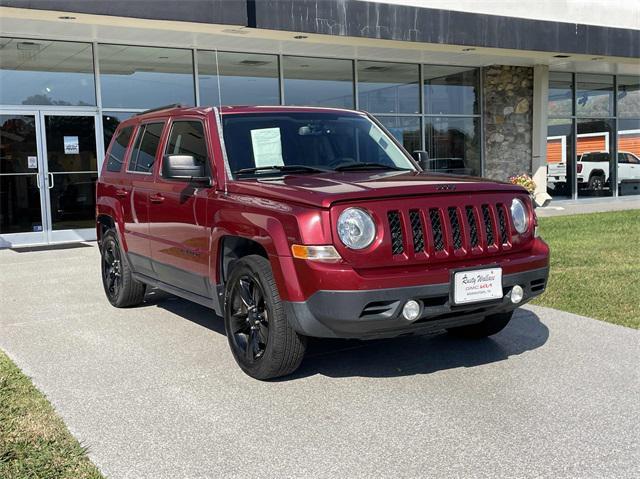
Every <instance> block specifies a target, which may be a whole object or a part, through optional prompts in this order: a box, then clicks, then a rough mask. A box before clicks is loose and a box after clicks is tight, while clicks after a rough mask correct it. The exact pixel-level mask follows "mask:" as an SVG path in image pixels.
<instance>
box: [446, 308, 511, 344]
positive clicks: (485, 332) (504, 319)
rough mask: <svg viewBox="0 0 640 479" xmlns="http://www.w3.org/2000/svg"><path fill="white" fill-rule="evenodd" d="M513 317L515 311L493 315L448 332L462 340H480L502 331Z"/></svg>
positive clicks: (450, 329)
mask: <svg viewBox="0 0 640 479" xmlns="http://www.w3.org/2000/svg"><path fill="white" fill-rule="evenodd" d="M512 316H513V311H509V312H508V313H499V314H493V315H491V316H487V317H485V318H484V319H483V320H482V321H480V322H479V323H475V324H469V325H467V326H459V327H457V328H449V329H447V332H448V333H449V334H452V335H453V336H458V337H461V338H470V339H479V338H486V337H487V336H492V335H494V334H497V333H499V332H500V331H502V330H503V329H504V328H505V327H506V326H507V324H509V321H511V317H512Z"/></svg>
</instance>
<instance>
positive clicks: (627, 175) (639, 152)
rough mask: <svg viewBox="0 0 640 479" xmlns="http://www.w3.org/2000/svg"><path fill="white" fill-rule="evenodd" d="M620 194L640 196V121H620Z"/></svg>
mask: <svg viewBox="0 0 640 479" xmlns="http://www.w3.org/2000/svg"><path fill="white" fill-rule="evenodd" d="M618 194H619V195H620V196H628V195H640V119H633V120H627V119H625V120H618Z"/></svg>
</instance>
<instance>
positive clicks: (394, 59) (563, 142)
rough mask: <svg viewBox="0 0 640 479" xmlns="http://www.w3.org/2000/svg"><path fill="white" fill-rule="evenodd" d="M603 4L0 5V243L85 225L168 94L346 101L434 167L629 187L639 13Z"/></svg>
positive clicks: (237, 100)
mask: <svg viewBox="0 0 640 479" xmlns="http://www.w3.org/2000/svg"><path fill="white" fill-rule="evenodd" d="M478 3H481V4H483V5H480V6H478V5H477V4H478ZM606 3H607V2H606V1H601V2H597V3H596V2H590V1H587V0H584V1H578V0H574V1H569V2H563V4H562V7H558V5H556V2H552V1H550V0H549V1H546V0H545V1H541V2H538V5H537V6H536V7H535V8H533V7H530V8H527V9H523V8H521V7H519V4H518V2H510V1H503V2H469V1H462V2H457V6H456V8H457V11H453V10H447V9H444V8H443V7H446V4H444V2H439V1H437V0H433V1H429V0H424V1H411V0H404V1H389V2H387V3H382V2H377V1H369V2H367V1H359V0H315V1H312V0H263V1H261V0H187V1H182V2H176V1H167V0H154V1H143V0H137V1H136V0H130V1H126V2H125V1H122V0H111V1H107V0H105V1H95V2H77V1H72V0H48V1H44V0H0V247H8V246H9V247H10V246H19V245H26V244H46V243H55V242H65V241H78V240H87V239H92V238H94V237H95V232H94V229H93V226H94V220H93V215H94V196H95V187H94V185H95V181H96V179H97V177H98V172H99V171H100V168H101V164H102V159H103V157H104V152H105V149H106V147H107V145H108V142H109V140H110V138H111V135H112V134H113V132H114V130H115V128H116V127H117V125H118V123H119V122H120V121H122V120H123V119H125V118H128V117H130V116H131V115H134V114H136V113H138V112H141V111H144V110H146V109H149V108H154V107H158V106H160V105H166V104H172V103H180V104H183V105H219V104H222V105H234V104H238V105H256V104H262V105H273V104H285V105H312V106H337V107H344V108H357V109H361V110H366V111H368V112H370V113H372V114H374V115H375V116H376V117H377V118H378V119H379V120H380V121H381V122H382V123H383V124H384V125H385V126H386V127H387V129H388V130H389V131H390V132H391V133H392V134H393V135H395V136H396V137H397V138H398V139H399V140H400V141H401V142H402V143H403V144H404V146H405V147H406V149H407V150H408V151H410V152H413V151H416V150H426V151H427V152H428V153H429V155H430V158H432V159H433V160H434V161H432V162H431V163H432V164H433V168H434V170H436V171H437V170H438V169H455V171H458V172H460V173H464V174H471V175H483V176H487V177H489V178H494V179H500V180H506V179H507V178H508V177H509V176H511V175H515V174H520V173H529V174H532V175H533V176H534V178H535V180H536V183H537V185H538V190H537V192H538V193H539V196H540V197H542V196H544V193H547V194H549V195H551V197H553V198H582V197H593V196H622V195H628V194H640V30H638V25H640V8H639V7H638V2H635V1H634V2H629V3H628V4H627V5H626V6H620V5H618V7H617V9H615V12H612V13H610V14H609V13H608V10H611V9H608V8H607V6H606ZM491 4H492V5H493V6H491ZM563 9H564V10H563ZM509 14H510V15H512V16H509ZM570 21H572V23H568V22H570Z"/></svg>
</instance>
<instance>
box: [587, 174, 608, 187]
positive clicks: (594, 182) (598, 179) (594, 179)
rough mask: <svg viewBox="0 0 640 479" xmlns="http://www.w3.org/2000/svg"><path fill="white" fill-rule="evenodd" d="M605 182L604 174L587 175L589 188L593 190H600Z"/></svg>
mask: <svg viewBox="0 0 640 479" xmlns="http://www.w3.org/2000/svg"><path fill="white" fill-rule="evenodd" d="M605 182H606V181H605V177H604V175H599V174H595V175H591V176H590V177H589V189H590V190H593V191H602V190H603V189H604V185H605Z"/></svg>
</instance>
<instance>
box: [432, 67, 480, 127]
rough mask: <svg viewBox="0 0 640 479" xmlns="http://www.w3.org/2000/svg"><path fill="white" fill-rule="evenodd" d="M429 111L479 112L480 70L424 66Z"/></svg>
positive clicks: (457, 113) (438, 113) (463, 113)
mask: <svg viewBox="0 0 640 479" xmlns="http://www.w3.org/2000/svg"><path fill="white" fill-rule="evenodd" d="M424 102H425V113H428V114H437V115H441V114H455V115H473V114H477V113H479V111H480V110H479V102H480V94H479V82H478V69H477V68H468V67H448V66H438V65H424Z"/></svg>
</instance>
